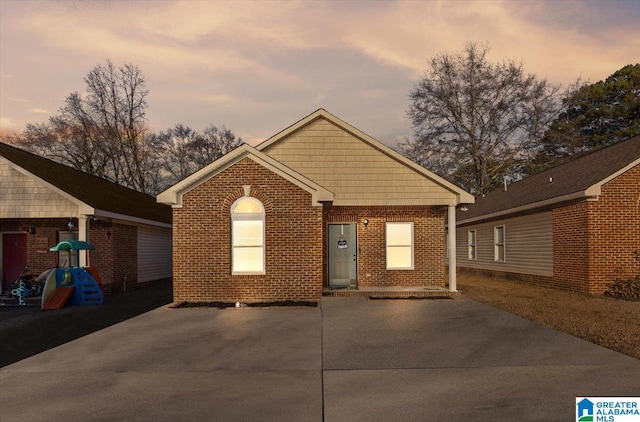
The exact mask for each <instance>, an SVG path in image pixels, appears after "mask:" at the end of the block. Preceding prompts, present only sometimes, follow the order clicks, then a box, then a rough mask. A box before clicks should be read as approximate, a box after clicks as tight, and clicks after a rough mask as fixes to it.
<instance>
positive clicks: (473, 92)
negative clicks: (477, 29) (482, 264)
mask: <svg viewBox="0 0 640 422" xmlns="http://www.w3.org/2000/svg"><path fill="white" fill-rule="evenodd" d="M488 51H489V48H488V47H487V46H478V45H477V44H475V43H469V44H468V45H467V47H466V49H465V50H464V51H463V52H462V53H459V54H453V55H450V54H443V55H438V56H436V57H434V58H433V59H431V62H430V68H429V70H428V71H427V72H426V74H425V75H424V77H423V78H422V79H421V80H420V82H418V84H417V85H415V86H414V88H413V90H412V91H411V94H410V98H411V101H412V103H411V105H410V108H409V110H408V115H409V117H410V118H411V119H412V122H413V127H414V139H413V140H408V141H407V142H405V143H404V144H403V145H401V149H402V152H404V153H405V154H406V155H408V156H409V157H411V158H412V159H414V160H416V161H418V162H420V163H421V164H423V165H424V166H426V167H428V168H430V169H432V170H433V171H435V172H437V173H439V174H441V175H443V176H447V177H449V178H451V179H452V180H453V181H454V182H456V183H458V184H459V185H461V186H463V187H464V188H466V189H467V190H469V191H470V192H473V193H475V194H482V193H485V192H487V191H488V190H490V189H491V188H493V187H495V186H498V185H499V184H501V183H502V179H503V178H504V177H505V176H510V177H513V178H517V172H518V167H519V166H520V165H521V163H522V161H523V160H526V159H527V158H528V157H530V156H531V155H532V154H533V151H534V150H535V149H536V148H538V145H539V142H540V139H541V137H542V135H543V134H544V131H545V130H546V128H547V127H548V126H549V124H550V123H551V122H552V121H553V119H554V118H555V117H556V116H557V115H558V113H559V108H560V103H559V100H558V98H557V96H558V95H557V94H558V91H559V87H557V86H553V85H550V84H548V83H547V81H546V80H544V79H539V78H538V77H536V76H535V75H532V74H527V73H525V71H524V69H523V66H522V64H520V63H515V62H513V61H506V62H503V63H497V64H493V63H490V62H488V61H487V57H486V56H487V53H488Z"/></svg>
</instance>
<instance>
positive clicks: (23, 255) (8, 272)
mask: <svg viewBox="0 0 640 422" xmlns="http://www.w3.org/2000/svg"><path fill="white" fill-rule="evenodd" d="M26 266H27V234H26V233H14V234H8V233H5V234H3V235H2V291H3V292H4V291H5V289H6V288H7V286H8V285H9V284H11V283H13V282H14V281H16V280H17V279H18V277H20V273H22V270H24V267H26Z"/></svg>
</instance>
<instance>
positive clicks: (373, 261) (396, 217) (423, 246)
mask: <svg viewBox="0 0 640 422" xmlns="http://www.w3.org/2000/svg"><path fill="white" fill-rule="evenodd" d="M323 211H324V212H323V223H324V224H323V226H324V231H323V238H322V241H323V245H326V244H327V228H328V224H329V223H357V239H358V286H360V287H372V286H407V287H410V286H427V285H428V286H442V287H444V286H446V283H447V277H446V238H445V225H444V221H445V216H446V213H445V210H444V208H443V207H428V206H402V207H400V206H397V207H334V206H325V207H324V210H323ZM365 218H366V219H368V220H369V224H368V225H367V227H364V224H363V223H362V221H363V220H364V219H365ZM387 222H413V230H414V269H413V270H387V269H386V243H385V228H386V223H387ZM322 262H325V263H326V262H327V257H326V251H325V252H324V254H323V261H322ZM323 279H324V285H325V286H327V285H328V277H327V265H326V264H325V265H323Z"/></svg>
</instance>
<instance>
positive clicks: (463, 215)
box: [458, 135, 640, 224]
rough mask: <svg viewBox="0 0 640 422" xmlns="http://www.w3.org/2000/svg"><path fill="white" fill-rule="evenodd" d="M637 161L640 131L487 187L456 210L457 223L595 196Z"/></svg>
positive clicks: (639, 149) (638, 159)
mask: <svg viewBox="0 0 640 422" xmlns="http://www.w3.org/2000/svg"><path fill="white" fill-rule="evenodd" d="M638 164H640V135H639V136H634V137H633V138H629V139H627V140H625V141H622V142H618V143H616V144H614V145H611V146H609V147H606V148H602V149H600V150H597V151H594V152H591V153H589V154H587V155H584V156H581V157H578V158H576V159H574V160H571V161H569V162H567V163H565V164H561V165H559V166H557V167H554V168H551V169H548V170H545V171H543V172H541V173H538V174H535V175H533V176H530V177H527V178H525V179H523V180H520V181H518V182H515V183H512V184H510V185H508V186H507V190H506V191H504V189H496V190H494V191H491V192H489V193H488V194H486V195H485V196H484V197H481V198H477V199H476V203H475V204H474V205H472V206H469V207H468V211H466V212H460V213H458V224H466V223H471V222H474V221H480V220H486V219H490V218H497V217H501V216H503V215H507V214H513V213H517V212H527V211H531V210H534V209H538V208H544V207H549V206H552V205H554V204H560V203H563V202H569V201H573V200H580V199H584V198H596V197H598V196H599V195H600V194H601V188H602V185H604V184H605V183H607V182H609V181H610V180H612V179H614V178H616V177H618V176H619V175H621V174H622V173H624V172H626V171H628V170H629V169H631V168H633V167H635V166H637V165H638Z"/></svg>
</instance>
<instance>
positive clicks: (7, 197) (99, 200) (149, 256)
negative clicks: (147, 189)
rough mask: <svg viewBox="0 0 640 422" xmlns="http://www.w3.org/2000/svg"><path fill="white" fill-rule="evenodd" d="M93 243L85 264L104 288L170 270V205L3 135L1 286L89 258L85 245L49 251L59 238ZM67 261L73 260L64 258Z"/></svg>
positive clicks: (167, 273)
mask: <svg viewBox="0 0 640 422" xmlns="http://www.w3.org/2000/svg"><path fill="white" fill-rule="evenodd" d="M69 239H77V240H84V241H87V242H89V243H90V244H92V245H94V246H95V248H96V249H95V250H93V251H90V252H89V253H88V254H89V260H90V262H89V264H91V266H92V267H95V268H96V269H97V270H98V273H99V275H100V277H101V279H102V283H103V284H104V285H105V288H106V289H108V290H112V291H118V290H123V289H125V283H126V289H130V288H135V287H136V286H137V285H139V284H140V283H144V282H148V281H153V280H158V279H162V278H167V277H171V275H172V266H171V208H170V207H167V206H166V205H162V204H158V203H156V201H155V199H154V198H153V197H151V196H149V195H146V194H143V193H140V192H136V191H134V190H131V189H128V188H125V187H122V186H119V185H117V184H114V183H111V182H109V181H107V180H104V179H102V178H99V177H96V176H92V175H89V174H86V173H83V172H81V171H78V170H75V169H72V168H70V167H67V166H64V165H62V164H58V163H55V162H53V161H51V160H47V159H45V158H42V157H38V156H37V155H34V154H31V153H29V152H26V151H23V150H21V149H18V148H15V147H12V146H9V145H7V144H3V143H0V240H1V242H0V256H1V257H2V259H1V261H0V275H1V277H2V279H1V281H2V286H3V291H4V289H5V288H6V287H7V285H8V284H10V283H13V282H14V281H15V280H16V279H17V277H18V276H19V274H20V273H21V272H22V270H23V268H24V267H25V266H26V265H29V270H30V271H31V273H33V274H36V275H37V274H38V273H40V272H42V271H44V270H46V269H47V268H51V267H55V266H58V265H59V266H69V265H72V266H76V265H80V266H86V265H87V263H88V262H87V261H88V260H87V253H86V252H80V253H77V252H76V253H74V254H68V253H65V252H62V253H60V254H57V253H54V252H49V248H50V247H52V246H55V245H56V244H57V243H58V242H59V241H61V240H69ZM69 261H71V262H69Z"/></svg>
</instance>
